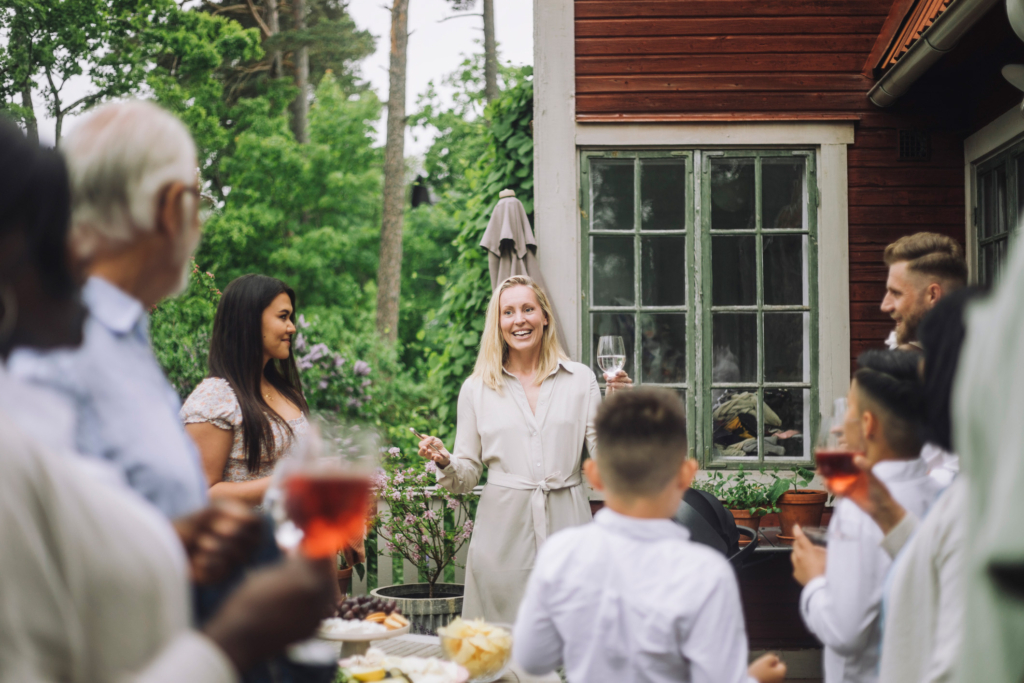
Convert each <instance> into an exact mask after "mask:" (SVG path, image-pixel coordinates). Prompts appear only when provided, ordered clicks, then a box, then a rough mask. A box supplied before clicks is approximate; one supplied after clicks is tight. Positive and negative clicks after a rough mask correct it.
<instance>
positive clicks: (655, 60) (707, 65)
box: [576, 52, 862, 76]
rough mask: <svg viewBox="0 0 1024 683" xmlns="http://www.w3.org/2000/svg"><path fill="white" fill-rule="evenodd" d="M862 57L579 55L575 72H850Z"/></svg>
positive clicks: (854, 54) (845, 54)
mask: <svg viewBox="0 0 1024 683" xmlns="http://www.w3.org/2000/svg"><path fill="white" fill-rule="evenodd" d="M861 58H862V55H861V53H859V52H818V53H803V54H786V53H773V54H766V55H759V54H750V53H746V54H728V53H727V54H711V55H690V56H687V57H680V56H675V55H648V56H646V57H644V58H643V59H624V58H623V57H622V56H620V55H613V56H608V57H605V56H589V57H588V56H579V57H577V58H576V75H577V76H590V75H615V74H689V73H694V74H711V73H719V74H726V73H733V72H744V73H750V72H759V71H767V72H773V73H774V72H780V73H785V72H791V71H803V72H810V71H814V72H826V73H828V72H831V73H842V72H851V73H852V72H853V71H854V69H855V68H856V65H857V64H859V63H860V60H861Z"/></svg>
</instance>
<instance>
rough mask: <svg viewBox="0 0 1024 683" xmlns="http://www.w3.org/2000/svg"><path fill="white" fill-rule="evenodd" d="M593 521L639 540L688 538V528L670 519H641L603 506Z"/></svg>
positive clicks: (685, 539) (686, 539)
mask: <svg viewBox="0 0 1024 683" xmlns="http://www.w3.org/2000/svg"><path fill="white" fill-rule="evenodd" d="M594 521H595V522H596V523H598V524H600V525H601V526H602V527H604V528H605V529H608V530H609V531H611V532H613V533H617V534H622V535H623V536H629V537H630V538H633V539H636V540H640V541H661V540H664V539H666V538H679V539H680V540H683V541H689V540H690V530H689V529H687V528H686V527H684V526H682V525H680V524H676V523H675V522H673V521H672V520H671V519H641V518H640V517H630V516H628V515H624V514H622V513H619V512H616V511H615V510H612V509H611V508H608V507H604V508H601V510H600V511H599V512H598V513H597V514H596V515H595V516H594Z"/></svg>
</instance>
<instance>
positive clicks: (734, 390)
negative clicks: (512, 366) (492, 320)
mask: <svg viewBox="0 0 1024 683" xmlns="http://www.w3.org/2000/svg"><path fill="white" fill-rule="evenodd" d="M580 161H581V163H580V169H581V183H580V188H581V200H582V204H581V216H582V232H583V240H582V244H583V249H582V252H583V264H582V265H583V268H582V269H581V272H582V292H583V296H582V302H583V358H584V359H586V361H585V362H589V363H590V364H591V366H592V367H593V368H594V371H595V373H597V375H598V377H599V378H601V371H600V370H599V369H598V367H597V364H596V358H595V351H596V349H597V343H598V339H599V338H600V337H601V336H605V335H617V336H621V337H622V338H623V340H624V342H625V346H626V365H625V370H626V372H627V373H629V374H630V376H631V377H633V379H634V381H636V382H637V383H638V384H654V385H658V386H663V387H666V388H670V389H672V390H675V391H677V392H679V394H680V395H681V397H682V398H683V400H684V402H685V404H686V408H687V414H688V415H689V418H690V419H689V430H690V434H689V438H690V444H691V448H692V449H693V451H694V454H695V455H697V456H698V457H699V458H700V460H701V461H702V463H703V464H704V465H705V466H710V467H716V466H728V465H729V464H737V465H739V464H746V465H748V466H750V465H751V464H766V465H768V466H773V465H779V466H785V465H787V464H789V463H801V462H802V463H804V464H806V463H807V462H808V461H809V460H810V459H811V450H812V449H811V440H812V435H814V434H815V433H816V430H817V424H818V420H819V415H818V410H817V408H816V406H817V405H818V391H817V374H818V368H817V365H818V346H817V344H818V334H817V329H818V310H817V286H816V283H817V254H816V252H817V205H816V202H817V199H816V198H817V184H816V180H815V154H814V151H813V150H743V151H733V150H729V151H719V150H697V149H694V150H666V151H621V150H616V151H583V152H581V159H580Z"/></svg>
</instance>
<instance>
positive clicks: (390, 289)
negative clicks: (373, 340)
mask: <svg viewBox="0 0 1024 683" xmlns="http://www.w3.org/2000/svg"><path fill="white" fill-rule="evenodd" d="M393 3H394V4H393V5H392V6H391V69H390V78H389V82H388V128H387V143H386V145H385V147H384V212H383V213H384V219H383V222H382V224H381V228H380V264H379V265H378V266H377V334H379V335H380V336H381V337H382V338H384V339H385V340H387V341H392V342H393V341H395V340H396V339H398V302H399V297H400V295H401V290H402V217H403V213H404V211H405V66H406V46H407V45H408V42H409V0H393Z"/></svg>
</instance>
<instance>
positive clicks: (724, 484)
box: [697, 467, 776, 545]
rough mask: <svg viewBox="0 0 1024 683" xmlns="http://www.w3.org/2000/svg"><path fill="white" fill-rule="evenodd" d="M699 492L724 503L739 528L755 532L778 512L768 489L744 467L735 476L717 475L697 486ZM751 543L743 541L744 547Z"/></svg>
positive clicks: (742, 539)
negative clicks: (768, 517) (771, 500)
mask: <svg viewBox="0 0 1024 683" xmlns="http://www.w3.org/2000/svg"><path fill="white" fill-rule="evenodd" d="M697 488H699V489H701V490H704V491H707V492H708V493H711V494H712V495H714V496H715V497H716V498H718V500H720V501H722V505H724V506H725V507H726V509H727V510H729V512H730V513H731V514H732V516H733V519H735V520H736V524H737V525H739V526H745V527H747V528H749V529H753V530H754V531H755V532H756V531H757V530H758V528H759V527H760V526H761V518H762V517H763V516H765V515H766V514H768V513H769V512H775V511H776V510H775V508H774V506H773V505H772V504H771V502H770V501H769V500H768V488H767V487H766V486H765V485H764V484H762V483H760V482H757V481H754V480H753V479H751V478H750V473H749V472H746V471H745V470H744V469H743V468H742V467H740V468H739V469H738V470H737V471H736V472H735V473H734V474H731V475H729V476H725V475H724V474H722V473H721V472H715V473H714V474H712V475H711V477H710V478H709V479H707V480H706V481H705V482H702V483H700V484H697ZM747 543H749V540H747V539H745V538H741V539H740V544H741V545H746V544H747Z"/></svg>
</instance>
